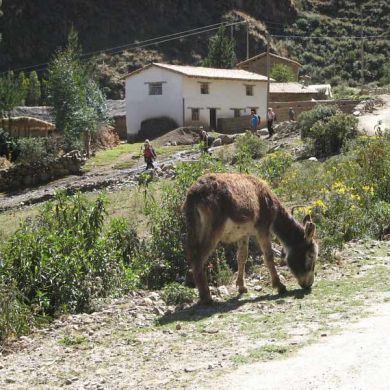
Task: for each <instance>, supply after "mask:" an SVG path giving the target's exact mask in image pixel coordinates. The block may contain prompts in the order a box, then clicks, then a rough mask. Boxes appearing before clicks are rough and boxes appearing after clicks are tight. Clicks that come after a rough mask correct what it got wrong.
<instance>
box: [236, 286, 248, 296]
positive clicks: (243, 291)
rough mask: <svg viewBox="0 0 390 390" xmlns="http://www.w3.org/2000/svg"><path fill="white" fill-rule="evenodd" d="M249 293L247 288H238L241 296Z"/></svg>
mask: <svg viewBox="0 0 390 390" xmlns="http://www.w3.org/2000/svg"><path fill="white" fill-rule="evenodd" d="M247 292H248V289H247V288H246V287H245V286H239V287H238V293H239V294H245V293H247Z"/></svg>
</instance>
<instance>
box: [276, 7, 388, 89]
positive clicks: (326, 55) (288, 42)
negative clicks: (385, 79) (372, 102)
mask: <svg viewBox="0 0 390 390" xmlns="http://www.w3.org/2000/svg"><path fill="white" fill-rule="evenodd" d="M296 3H299V7H298V8H299V10H298V17H297V19H296V20H295V21H294V23H292V24H291V25H290V26H289V27H287V28H285V30H284V31H285V34H286V35H292V36H294V38H293V39H282V40H281V42H280V45H279V49H280V50H281V51H284V52H285V54H288V55H290V56H291V57H293V58H294V59H296V60H298V61H299V62H301V63H302V64H303V69H302V71H303V73H305V74H308V75H310V76H311V77H312V80H313V81H314V82H320V83H321V82H324V81H330V82H332V83H333V84H337V83H339V82H340V81H348V82H349V84H351V85H354V84H355V83H356V82H360V80H361V69H362V62H361V59H362V51H363V53H364V54H363V61H364V81H365V83H367V82H372V81H378V80H379V79H380V78H381V77H382V72H383V65H384V63H385V62H386V61H389V57H390V34H389V24H390V2H389V1H388V0H365V1H362V0H327V1H317V0H313V1H311V0H302V1H299V2H298V1H297V2H296ZM361 35H362V36H363V37H366V38H365V39H364V43H363V44H362V40H361V39H359V38H358V39H357V38H356V37H360V36H361ZM299 36H303V37H308V36H310V37H315V38H311V39H308V38H302V39H300V38H298V37H299ZM374 37H375V38H374Z"/></svg>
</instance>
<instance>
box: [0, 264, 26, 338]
mask: <svg viewBox="0 0 390 390" xmlns="http://www.w3.org/2000/svg"><path fill="white" fill-rule="evenodd" d="M0 274H1V268H0ZM32 324H33V316H32V313H31V310H30V308H29V307H28V306H27V305H26V304H24V303H23V299H22V296H21V294H20V293H19V291H18V290H17V289H16V288H15V286H14V285H13V284H5V283H4V282H2V281H0V343H2V342H3V341H4V340H5V339H6V338H9V337H15V336H20V335H23V334H26V333H28V331H29V330H30V326H31V325H32Z"/></svg>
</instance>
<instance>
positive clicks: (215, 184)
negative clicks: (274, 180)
mask: <svg viewBox="0 0 390 390" xmlns="http://www.w3.org/2000/svg"><path fill="white" fill-rule="evenodd" d="M183 212H184V214H185V217H186V224H187V245H186V246H187V248H186V250H187V257H188V260H189V263H190V264H191V266H192V272H193V276H194V279H195V283H196V286H197V288H198V290H199V299H200V303H202V304H208V303H211V301H212V299H211V295H210V290H209V287H208V282H207V275H206V265H207V260H208V258H209V256H210V255H211V254H212V253H213V252H214V250H215V248H216V246H217V245H218V243H219V242H225V243H232V242H238V251H237V262H238V276H237V280H236V285H237V287H238V292H239V293H240V294H241V293H244V292H247V288H246V287H245V282H244V272H245V263H246V260H247V257H248V242H249V238H250V237H251V236H254V237H255V238H256V239H257V242H258V244H259V246H260V248H261V250H262V252H263V254H264V258H265V264H266V265H267V267H268V270H269V272H270V274H271V280H272V287H274V288H277V289H278V292H279V293H280V294H282V293H285V292H286V291H287V290H286V287H285V286H284V285H283V283H282V282H281V281H280V279H279V275H278V274H277V272H276V269H275V264H274V260H273V252H272V247H271V238H272V233H274V234H275V235H276V236H277V237H278V238H279V240H280V241H281V242H282V244H283V246H284V249H285V252H286V257H287V264H288V266H289V268H290V270H291V272H292V274H293V275H294V276H295V278H296V279H297V281H298V283H299V285H300V286H301V287H302V288H309V287H311V285H312V284H313V281H314V266H315V262H316V259H317V256H318V246H317V244H316V242H315V241H314V239H313V237H314V233H315V225H314V223H312V221H311V218H310V216H306V217H305V218H304V221H303V225H301V224H299V223H298V222H297V221H295V219H294V218H293V217H292V216H291V215H290V214H289V213H288V212H287V210H286V209H285V208H284V207H283V205H282V204H281V203H280V201H279V200H278V198H277V197H276V196H275V194H273V192H272V191H271V189H270V188H269V187H268V185H267V184H266V183H265V182H264V181H263V180H260V179H258V178H256V177H254V176H250V175H243V174H229V173H211V174H207V175H205V176H202V177H200V178H199V179H198V181H197V182H196V183H195V184H193V185H192V186H191V188H190V189H189V190H188V193H187V197H186V200H185V202H184V205H183Z"/></svg>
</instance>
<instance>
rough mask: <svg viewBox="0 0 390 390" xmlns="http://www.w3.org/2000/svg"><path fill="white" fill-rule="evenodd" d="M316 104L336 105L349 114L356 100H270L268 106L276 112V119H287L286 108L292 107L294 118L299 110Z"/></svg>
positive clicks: (308, 108)
mask: <svg viewBox="0 0 390 390" xmlns="http://www.w3.org/2000/svg"><path fill="white" fill-rule="evenodd" d="M318 104H325V105H337V106H338V108H339V109H340V110H341V111H343V112H345V113H346V114H351V113H352V112H353V110H354V107H355V106H356V104H357V102H356V101H354V100H316V101H295V102H294V101H293V102H270V106H271V107H272V109H273V110H274V111H275V113H276V117H277V119H278V121H285V120H288V119H289V118H288V109H289V107H292V108H293V110H294V111H295V118H297V117H298V116H299V114H300V113H301V112H304V111H310V110H311V109H313V108H314V106H316V105H318Z"/></svg>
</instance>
